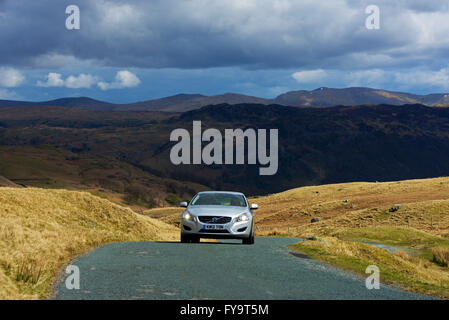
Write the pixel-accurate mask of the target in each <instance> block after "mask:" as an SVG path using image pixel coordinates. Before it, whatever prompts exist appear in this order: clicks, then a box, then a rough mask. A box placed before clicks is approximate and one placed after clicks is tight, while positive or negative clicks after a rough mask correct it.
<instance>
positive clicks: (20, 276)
mask: <svg viewBox="0 0 449 320" xmlns="http://www.w3.org/2000/svg"><path fill="white" fill-rule="evenodd" d="M177 236H178V232H176V228H174V227H172V226H170V225H167V224H165V223H163V222H161V221H158V220H154V219H151V218H149V217H145V216H141V215H138V214H136V213H135V212H133V211H132V210H130V209H128V208H124V207H121V206H119V205H116V204H113V203H111V202H110V201H108V200H105V199H101V198H99V197H96V196H93V195H91V194H90V193H87V192H78V191H66V190H45V189H37V188H0V299H38V298H45V297H47V296H48V294H49V292H50V286H51V283H52V281H54V280H55V278H56V276H57V274H58V273H59V272H60V271H61V270H62V268H63V266H64V265H65V264H67V263H69V262H70V260H71V259H73V258H75V257H76V256H77V255H79V254H82V253H85V252H87V251H88V250H90V249H93V248H95V247H97V246H100V245H103V244H106V243H110V242H115V241H150V240H175V239H177Z"/></svg>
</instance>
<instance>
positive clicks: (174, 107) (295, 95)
mask: <svg viewBox="0 0 449 320" xmlns="http://www.w3.org/2000/svg"><path fill="white" fill-rule="evenodd" d="M223 103H224V104H231V105H233V104H240V103H246V104H250V103H254V104H262V105H269V104H279V105H284V106H293V107H298V106H317V107H331V106H336V105H346V106H354V105H368V104H370V105H376V104H389V105H403V104H423V105H426V106H435V107H442V106H444V107H446V106H449V94H447V93H434V94H428V95H417V94H411V93H406V92H395V91H388V90H384V89H374V88H366V87H349V88H328V87H319V88H316V89H314V90H310V91H308V90H296V91H289V92H286V93H283V94H281V95H279V96H277V97H276V98H274V99H265V98H259V97H254V96H249V95H244V94H239V93H232V92H226V93H223V94H217V95H212V96H206V95H202V94H195V93H194V94H191V93H179V94H176V95H173V96H169V97H164V98H160V99H153V100H146V101H139V102H134V103H127V104H114V103H109V102H104V101H99V100H96V99H92V98H89V97H67V98H60V99H56V100H51V101H43V102H28V101H10V100H0V107H14V106H59V107H68V108H79V109H90V110H130V111H131V110H135V111H139V110H140V111H167V112H185V111H189V110H194V109H198V108H201V107H204V106H207V105H216V104H223Z"/></svg>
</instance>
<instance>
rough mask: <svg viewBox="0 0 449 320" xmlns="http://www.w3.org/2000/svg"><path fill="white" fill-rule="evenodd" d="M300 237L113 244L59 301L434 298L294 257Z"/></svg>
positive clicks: (88, 263)
mask: <svg viewBox="0 0 449 320" xmlns="http://www.w3.org/2000/svg"><path fill="white" fill-rule="evenodd" d="M297 241H298V239H287V238H256V244H255V245H252V246H251V245H241V244H240V243H241V242H240V241H234V242H233V241H222V242H220V243H198V244H181V243H175V242H128V243H113V244H109V245H106V246H103V247H100V248H98V249H96V250H94V251H92V252H91V253H89V254H87V255H85V256H83V257H81V258H80V259H79V260H77V261H75V262H73V263H72V264H73V265H76V266H78V267H79V270H80V289H79V290H75V289H74V290H68V289H67V288H66V285H65V281H64V280H62V281H60V282H59V283H58V284H57V286H56V289H55V293H54V298H55V299H224V300H229V299H245V300H246V299H248V300H251V299H268V300H271V299H426V298H430V297H428V296H423V295H418V294H414V293H410V292H406V291H400V290H397V289H394V288H391V287H387V286H381V288H380V289H379V290H368V289H366V287H365V280H364V279H363V278H362V277H360V276H356V275H352V274H349V273H346V272H343V271H340V270H337V269H335V268H332V267H330V266H327V265H325V264H322V263H320V262H318V261H314V260H311V259H307V258H304V257H297V256H294V255H292V254H291V253H289V251H288V250H287V248H286V245H288V244H291V243H295V242H297Z"/></svg>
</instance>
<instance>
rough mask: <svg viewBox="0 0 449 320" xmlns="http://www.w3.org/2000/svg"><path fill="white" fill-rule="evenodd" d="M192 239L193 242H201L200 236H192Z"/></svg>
mask: <svg viewBox="0 0 449 320" xmlns="http://www.w3.org/2000/svg"><path fill="white" fill-rule="evenodd" d="M190 241H191V242H192V243H199V242H200V238H198V237H192V238H191V239H190Z"/></svg>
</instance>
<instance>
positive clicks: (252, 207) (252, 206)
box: [250, 203, 259, 210]
mask: <svg viewBox="0 0 449 320" xmlns="http://www.w3.org/2000/svg"><path fill="white" fill-rule="evenodd" d="M250 209H251V210H257V209H259V206H258V205H257V204H255V203H253V204H252V205H251V207H250Z"/></svg>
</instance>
